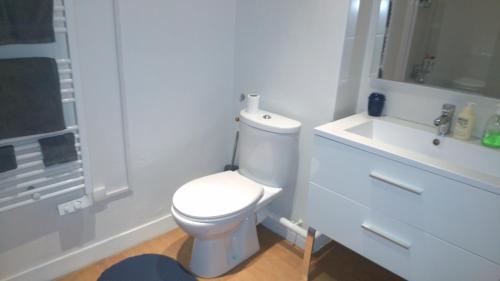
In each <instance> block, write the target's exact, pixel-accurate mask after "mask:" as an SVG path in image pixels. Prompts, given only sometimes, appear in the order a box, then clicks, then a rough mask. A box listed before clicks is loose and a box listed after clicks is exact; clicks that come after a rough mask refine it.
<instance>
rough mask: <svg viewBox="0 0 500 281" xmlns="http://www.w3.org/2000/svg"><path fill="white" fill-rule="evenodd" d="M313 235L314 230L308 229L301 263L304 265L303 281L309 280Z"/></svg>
mask: <svg viewBox="0 0 500 281" xmlns="http://www.w3.org/2000/svg"><path fill="white" fill-rule="evenodd" d="M315 234H316V229H314V228H312V227H309V229H308V230H307V238H306V245H305V248H304V258H303V261H302V262H303V265H304V272H303V280H305V281H307V280H309V271H310V267H311V257H312V252H313V246H314V239H315Z"/></svg>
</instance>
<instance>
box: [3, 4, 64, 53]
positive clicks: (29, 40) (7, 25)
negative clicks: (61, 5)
mask: <svg viewBox="0 0 500 281" xmlns="http://www.w3.org/2000/svg"><path fill="white" fill-rule="evenodd" d="M53 17H54V3H53V0H0V44H36V43H49V42H54V41H55V35H54V19H53Z"/></svg>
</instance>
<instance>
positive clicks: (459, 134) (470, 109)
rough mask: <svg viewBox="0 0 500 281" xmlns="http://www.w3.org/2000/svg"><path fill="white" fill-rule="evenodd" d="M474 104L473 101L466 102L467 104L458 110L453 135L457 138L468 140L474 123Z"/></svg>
mask: <svg viewBox="0 0 500 281" xmlns="http://www.w3.org/2000/svg"><path fill="white" fill-rule="evenodd" d="M475 106H476V104H475V103H473V102H469V103H467V106H466V107H465V108H464V109H463V110H462V112H460V114H459V115H458V117H457V121H456V122H455V129H454V130H453V137H455V138H456V139H459V140H465V141H466V140H469V139H470V138H471V136H472V129H473V128H474V125H475V123H476V112H475Z"/></svg>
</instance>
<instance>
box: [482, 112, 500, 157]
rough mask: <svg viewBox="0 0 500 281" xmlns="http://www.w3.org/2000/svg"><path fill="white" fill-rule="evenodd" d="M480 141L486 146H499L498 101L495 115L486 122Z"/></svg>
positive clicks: (499, 119) (499, 113) (499, 114)
mask: <svg viewBox="0 0 500 281" xmlns="http://www.w3.org/2000/svg"><path fill="white" fill-rule="evenodd" d="M482 143H483V145H485V146H488V147H492V148H500V103H498V104H497V111H496V113H495V115H493V116H491V118H490V119H489V120H488V123H486V128H485V129H484V135H483V140H482Z"/></svg>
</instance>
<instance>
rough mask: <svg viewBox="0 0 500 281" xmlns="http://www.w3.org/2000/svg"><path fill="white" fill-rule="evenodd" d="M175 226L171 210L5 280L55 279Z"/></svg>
mask: <svg viewBox="0 0 500 281" xmlns="http://www.w3.org/2000/svg"><path fill="white" fill-rule="evenodd" d="M175 227H176V225H175V222H174V219H173V217H172V215H170V214H168V215H166V216H163V217H160V218H157V219H155V220H152V221H150V222H147V223H145V224H142V225H140V226H138V227H135V228H133V229H130V230H127V231H125V232H122V233H120V234H117V235H114V236H112V237H109V238H107V239H104V240H101V241H99V242H96V243H94V244H92V245H89V246H86V247H83V248H81V249H78V250H76V251H73V252H71V253H68V254H65V255H63V256H61V257H58V258H55V259H53V260H51V261H48V262H46V263H43V264H40V265H38V266H35V267H33V268H30V269H28V270H26V271H23V272H21V273H18V274H15V275H13V276H10V277H7V278H5V279H2V280H1V281H40V280H54V279H55V278H57V277H59V276H63V275H65V274H68V273H70V272H72V271H75V270H77V269H80V268H82V267H85V266H86V265H89V264H91V263H93V262H96V261H98V260H100V259H103V258H106V257H109V256H112V255H114V254H116V253H118V252H120V251H122V250H125V249H127V248H130V247H133V246H135V245H137V244H140V243H141V242H144V241H146V240H149V239H151V238H154V237H156V236H158V235H161V234H163V233H165V232H167V231H169V230H171V229H173V228H175Z"/></svg>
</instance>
